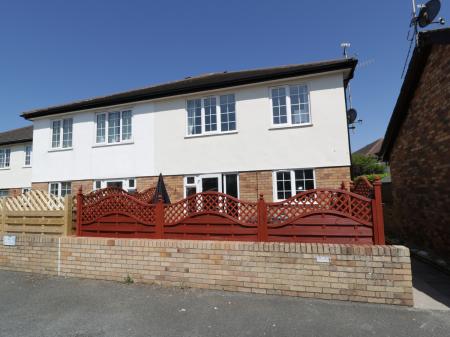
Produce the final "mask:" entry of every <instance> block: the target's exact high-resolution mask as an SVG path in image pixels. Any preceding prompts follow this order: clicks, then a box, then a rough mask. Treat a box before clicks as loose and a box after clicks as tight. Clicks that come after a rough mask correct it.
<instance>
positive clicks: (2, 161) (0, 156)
mask: <svg viewBox="0 0 450 337" xmlns="http://www.w3.org/2000/svg"><path fill="white" fill-rule="evenodd" d="M10 160H11V149H0V169H2V168H9V165H10Z"/></svg>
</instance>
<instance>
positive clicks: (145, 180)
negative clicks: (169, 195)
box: [136, 177, 167, 192]
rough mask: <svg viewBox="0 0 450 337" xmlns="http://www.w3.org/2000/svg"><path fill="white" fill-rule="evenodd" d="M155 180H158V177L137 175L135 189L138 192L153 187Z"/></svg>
mask: <svg viewBox="0 0 450 337" xmlns="http://www.w3.org/2000/svg"><path fill="white" fill-rule="evenodd" d="M157 182H158V177H137V178H136V189H137V191H138V192H142V191H145V190H146V189H148V188H150V187H155V186H156V183H157ZM164 183H166V179H165V178H164ZM166 185H167V183H166ZM166 187H167V186H166Z"/></svg>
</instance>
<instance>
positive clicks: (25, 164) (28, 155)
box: [23, 145, 33, 167]
mask: <svg viewBox="0 0 450 337" xmlns="http://www.w3.org/2000/svg"><path fill="white" fill-rule="evenodd" d="M28 149H30V153H29V154H28V152H27V150H28ZM32 155H33V145H25V160H24V164H23V167H31V158H32ZM27 159H28V160H29V163H28V164H27Z"/></svg>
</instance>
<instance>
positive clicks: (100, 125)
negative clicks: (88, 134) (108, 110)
mask: <svg viewBox="0 0 450 337" xmlns="http://www.w3.org/2000/svg"><path fill="white" fill-rule="evenodd" d="M105 136H106V115H105V114H100V115H97V140H96V142H97V143H104V142H105V140H106V138H105Z"/></svg>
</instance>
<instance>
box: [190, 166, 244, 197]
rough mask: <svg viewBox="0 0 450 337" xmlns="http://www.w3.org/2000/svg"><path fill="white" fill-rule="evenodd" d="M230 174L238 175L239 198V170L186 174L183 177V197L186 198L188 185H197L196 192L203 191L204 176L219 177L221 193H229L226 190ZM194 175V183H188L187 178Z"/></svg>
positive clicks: (238, 189) (238, 188)
mask: <svg viewBox="0 0 450 337" xmlns="http://www.w3.org/2000/svg"><path fill="white" fill-rule="evenodd" d="M230 174H235V175H237V193H238V195H237V197H238V198H239V196H240V193H241V191H240V186H239V183H240V180H239V172H224V173H210V174H189V175H186V176H185V177H184V179H183V197H184V198H186V197H187V195H186V188H187V187H195V189H196V193H201V192H203V189H202V179H203V178H218V184H219V188H218V189H219V193H225V194H226V193H227V191H226V179H227V178H226V176H227V175H230ZM190 177H193V178H194V183H188V182H187V180H188V178H190Z"/></svg>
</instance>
